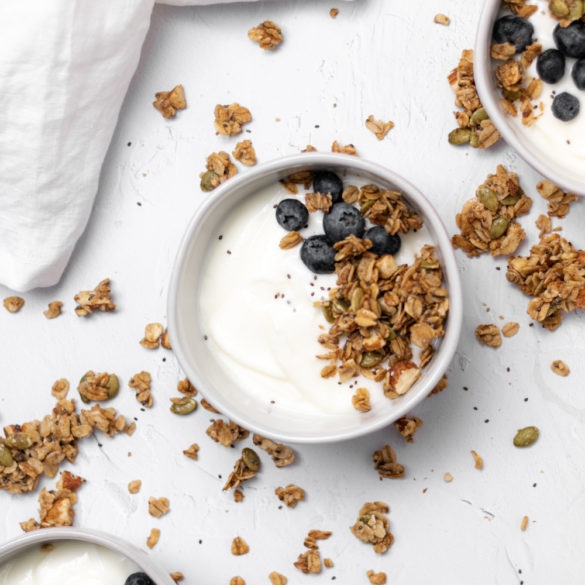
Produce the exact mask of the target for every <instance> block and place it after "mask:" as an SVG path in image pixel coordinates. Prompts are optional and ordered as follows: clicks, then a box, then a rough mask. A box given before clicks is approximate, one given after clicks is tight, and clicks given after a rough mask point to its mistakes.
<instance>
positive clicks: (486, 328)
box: [475, 325, 502, 348]
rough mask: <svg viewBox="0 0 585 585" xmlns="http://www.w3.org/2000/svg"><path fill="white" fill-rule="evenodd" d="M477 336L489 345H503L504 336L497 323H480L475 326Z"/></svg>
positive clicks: (484, 343) (481, 341) (480, 340)
mask: <svg viewBox="0 0 585 585" xmlns="http://www.w3.org/2000/svg"><path fill="white" fill-rule="evenodd" d="M475 338H476V339H477V341H479V342H480V343H482V344H483V345H487V346H489V347H493V348H496V347H500V345H502V336H501V335H500V329H499V327H498V326H497V325H478V326H477V327H476V328H475Z"/></svg>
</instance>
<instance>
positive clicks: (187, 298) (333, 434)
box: [169, 153, 461, 442]
mask: <svg viewBox="0 0 585 585" xmlns="http://www.w3.org/2000/svg"><path fill="white" fill-rule="evenodd" d="M319 168H328V169H330V170H333V171H335V172H337V173H339V174H340V175H342V176H343V175H344V173H345V172H346V171H347V172H351V173H352V175H353V176H356V175H357V176H358V177H359V178H360V179H364V180H365V181H367V182H370V181H371V182H374V183H376V184H377V185H379V186H380V187H384V188H393V189H397V190H400V191H402V192H403V193H404V197H405V199H406V200H407V201H408V203H409V204H410V205H411V206H412V207H413V208H414V209H415V210H416V211H417V212H419V213H420V215H421V216H422V217H423V218H424V220H425V224H426V226H427V228H428V229H429V231H430V233H431V234H432V238H433V241H432V242H429V243H432V244H435V245H437V252H436V253H437V257H438V258H439V259H440V260H441V262H442V265H443V267H444V269H445V280H446V286H447V288H448V290H449V295H450V302H451V310H450V314H449V317H448V320H447V323H446V331H447V334H446V336H445V337H444V338H443V339H442V341H441V342H440V344H439V348H438V351H437V352H436V353H435V356H434V357H433V359H432V361H431V362H430V364H429V365H428V366H427V367H426V368H425V369H424V370H423V375H422V376H421V378H420V379H419V380H418V381H417V382H416V384H415V385H414V386H413V387H412V388H411V390H410V391H409V392H408V393H407V394H405V395H404V396H401V397H400V398H398V399H396V400H387V401H385V403H384V407H383V408H377V409H375V410H374V409H373V410H372V411H370V412H368V413H365V414H362V413H358V412H357V411H355V413H351V414H347V415H333V414H331V415H328V414H319V415H312V416H311V415H302V416H301V415H299V414H292V413H291V412H287V411H286V410H283V409H279V408H278V407H277V406H274V405H270V404H267V403H266V402H265V401H264V402H260V401H258V400H257V399H254V398H253V397H250V396H248V395H246V394H243V393H242V392H241V390H240V388H238V386H237V384H235V383H234V382H233V380H232V379H230V378H229V377H228V376H227V375H226V374H225V373H224V372H223V371H222V369H221V368H220V367H218V365H217V362H216V360H215V358H214V355H213V352H212V351H211V350H210V345H209V344H208V343H205V341H204V339H203V336H204V331H202V329H201V323H202V319H201V313H200V312H201V308H200V306H199V302H198V299H199V292H200V287H201V281H202V278H201V275H202V270H201V268H202V266H204V263H205V261H206V253H207V242H209V241H212V240H214V239H217V237H218V234H219V231H218V230H219V226H220V224H221V222H222V221H223V220H224V218H225V217H226V216H227V215H228V214H229V213H230V212H231V210H232V209H233V208H234V207H235V206H237V205H238V203H239V202H241V201H242V200H244V199H245V198H246V197H248V196H250V195H252V194H254V193H256V192H257V191H258V190H259V189H261V188H263V187H265V186H267V185H269V184H270V183H274V182H276V181H278V180H279V179H283V178H285V177H286V176H287V175H289V174H291V173H293V172H296V171H300V170H315V169H319ZM283 195H284V191H283ZM460 323H461V290H460V283H459V277H458V273H457V269H456V265H455V259H454V255H453V252H452V249H451V245H450V242H449V239H448V236H447V234H446V232H445V229H444V227H443V225H442V223H441V221H440V219H439V218H438V216H437V214H436V212H435V211H434V209H433V208H432V207H431V206H430V204H429V203H428V202H427V201H426V200H425V199H424V197H423V196H422V195H421V194H420V193H419V192H418V191H416V189H414V187H412V186H411V185H410V184H408V183H406V182H405V181H403V180H402V179H400V178H398V177H396V176H394V175H393V174H392V173H390V172H389V171H387V170H386V169H384V168H382V167H379V166H377V165H374V164H372V163H367V162H365V161H361V160H359V159H356V158H355V157H349V156H347V155H328V154H327V155H325V154H320V153H310V154H309V153H307V154H303V155H300V156H299V155H296V156H293V157H288V158H287V159H281V160H279V161H274V162H273V163H267V164H265V165H264V166H263V168H258V169H256V170H255V171H252V172H250V173H248V174H246V175H244V176H242V177H240V178H236V179H231V180H230V181H229V182H228V183H226V184H225V185H224V186H223V187H222V191H219V189H218V192H216V194H214V195H212V196H211V198H210V199H209V200H208V202H206V204H205V205H204V207H203V208H202V209H201V210H200V211H199V213H198V214H197V215H196V216H195V217H194V218H193V220H192V222H191V224H190V226H189V228H188V230H187V233H186V235H185V238H184V241H183V243H182V247H181V251H180V253H179V256H178V259H177V262H176V265H175V270H174V275H173V278H172V282H171V289H170V293H169V324H170V325H169V332H170V334H171V341H172V345H173V350H174V351H175V353H176V355H177V357H178V359H179V362H180V363H181V366H182V367H183V369H184V370H185V372H186V374H187V376H188V377H189V379H190V380H191V382H192V383H193V384H195V386H196V387H197V388H198V389H199V390H200V391H201V392H202V394H203V395H204V396H205V397H206V398H207V399H208V400H209V401H210V402H211V403H212V404H213V405H214V406H216V407H217V408H218V409H219V410H220V411H221V412H222V413H223V414H225V415H227V416H229V417H230V418H231V419H233V420H235V421H236V422H238V423H239V424H241V425H242V426H244V427H246V428H248V429H251V430H253V431H255V432H258V433H260V434H262V435H267V436H270V437H273V438H277V439H280V440H285V441H289V442H324V441H333V440H339V439H346V438H350V437H352V436H357V435H360V434H364V433H366V432H369V431H372V430H375V429H377V428H380V427H382V426H386V425H387V424H389V423H391V422H392V421H393V420H395V419H397V418H399V417H400V416H402V415H403V414H404V413H406V412H407V411H408V410H409V409H410V408H412V407H413V406H414V405H415V404H417V403H418V402H419V401H420V400H422V399H423V398H424V397H425V396H427V395H428V393H429V391H430V390H431V389H432V388H433V387H434V385H435V384H436V383H437V381H438V380H439V379H440V377H441V375H442V374H443V373H444V371H445V370H446V368H447V366H448V364H449V361H450V360H451V357H452V356H453V353H454V350H455V346H456V344H457V340H458V337H459V331H460ZM380 391H382V389H381V388H380Z"/></svg>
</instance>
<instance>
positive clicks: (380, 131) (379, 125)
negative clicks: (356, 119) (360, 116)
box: [366, 114, 394, 140]
mask: <svg viewBox="0 0 585 585" xmlns="http://www.w3.org/2000/svg"><path fill="white" fill-rule="evenodd" d="M366 128H367V129H368V130H369V131H370V132H372V133H373V134H374V135H375V136H376V138H377V139H378V140H383V139H384V137H385V136H386V134H388V132H390V130H392V128H394V122H383V121H382V120H376V119H375V118H374V116H373V115H372V114H370V115H369V116H368V119H367V120H366Z"/></svg>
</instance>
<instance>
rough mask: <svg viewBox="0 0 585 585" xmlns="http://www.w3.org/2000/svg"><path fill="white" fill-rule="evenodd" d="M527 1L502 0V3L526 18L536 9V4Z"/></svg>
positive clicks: (553, 0)
mask: <svg viewBox="0 0 585 585" xmlns="http://www.w3.org/2000/svg"><path fill="white" fill-rule="evenodd" d="M529 1H530V0H504V5H505V6H506V7H507V8H509V9H510V10H511V11H512V12H513V13H514V14H517V15H518V16H521V17H522V18H528V17H530V16H532V15H533V14H534V13H535V12H536V11H537V10H538V6H536V5H535V4H528V2H529ZM561 1H563V0H561ZM569 1H572V0H569ZM552 2H555V0H552Z"/></svg>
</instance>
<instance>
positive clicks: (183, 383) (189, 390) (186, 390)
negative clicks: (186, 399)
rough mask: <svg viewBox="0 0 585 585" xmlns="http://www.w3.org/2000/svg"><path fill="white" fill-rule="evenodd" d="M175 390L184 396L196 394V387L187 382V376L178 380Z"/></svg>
mask: <svg viewBox="0 0 585 585" xmlns="http://www.w3.org/2000/svg"><path fill="white" fill-rule="evenodd" d="M177 390H178V391H179V392H180V393H181V394H185V396H197V388H195V386H193V384H191V382H189V379H188V378H185V379H184V380H180V381H179V382H178V383H177Z"/></svg>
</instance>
